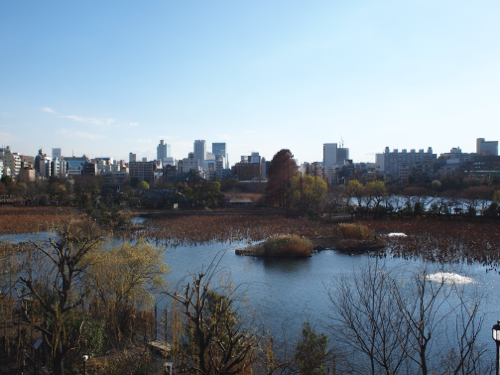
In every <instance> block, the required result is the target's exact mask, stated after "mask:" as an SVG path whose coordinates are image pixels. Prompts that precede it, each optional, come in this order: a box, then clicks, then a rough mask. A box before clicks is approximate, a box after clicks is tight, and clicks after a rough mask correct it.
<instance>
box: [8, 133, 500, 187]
mask: <svg viewBox="0 0 500 375" xmlns="http://www.w3.org/2000/svg"><path fill="white" fill-rule="evenodd" d="M271 163H272V161H266V159H265V158H264V157H262V156H261V155H260V154H259V152H252V153H251V154H250V155H243V156H241V157H240V159H239V161H238V162H236V163H235V164H234V165H233V166H232V167H230V166H229V154H228V153H227V148H226V143H212V147H211V150H210V151H209V150H208V147H207V142H206V141H205V140H195V141H194V143H193V151H192V152H189V153H188V155H187V157H185V158H182V159H178V160H176V159H175V158H174V157H173V155H172V150H171V145H169V144H167V143H165V140H160V143H159V144H158V146H157V148H156V159H155V160H148V159H147V158H145V157H142V158H138V156H137V154H135V153H132V152H131V153H130V154H129V160H128V162H127V161H125V160H113V158H109V157H97V158H93V159H91V158H89V157H87V156H86V155H82V156H74V155H72V156H63V153H62V150H61V148H53V149H52V153H51V155H47V154H46V153H45V152H44V151H43V149H40V150H38V154H37V155H36V156H27V155H20V154H18V153H17V152H13V151H12V150H11V148H10V146H6V147H3V148H0V178H1V177H3V176H11V177H13V178H17V179H18V180H22V181H33V180H35V179H36V178H39V179H48V178H50V177H53V176H55V177H61V178H72V177H75V176H86V175H90V176H94V175H101V176H103V177H104V178H105V179H106V180H107V181H109V182H113V183H120V182H122V181H124V180H126V179H130V180H136V181H143V180H144V181H147V182H149V183H153V184H154V183H157V182H159V183H174V182H176V181H179V180H181V181H182V180H185V179H188V178H190V176H192V175H193V173H195V174H196V175H198V176H199V177H201V178H203V179H206V180H210V181H215V180H222V179H226V178H233V179H237V180H239V181H242V182H265V181H266V178H267V171H268V170H269V168H270V166H271ZM298 167H299V172H301V173H302V174H310V175H313V176H320V177H322V178H324V179H325V180H326V181H327V182H328V183H329V184H333V185H335V184H346V183H347V182H348V181H350V180H353V179H358V180H361V181H371V180H375V179H382V180H384V181H386V182H391V181H393V182H402V181H414V182H425V181H432V180H433V179H436V178H440V177H441V176H443V175H446V174H450V175H451V174H454V173H457V172H460V173H463V174H464V175H467V176H473V177H477V178H485V177H488V178H497V179H500V157H499V156H498V141H486V140H485V139H484V138H477V140H476V152H475V153H463V152H462V150H461V149H460V147H453V148H452V149H451V150H450V152H449V153H444V154H441V155H439V156H438V155H437V154H435V153H434V152H433V151H432V148H431V147H429V148H427V150H423V149H421V150H418V151H417V150H414V149H411V150H410V151H408V150H407V149H402V150H401V151H399V150H398V149H393V150H392V151H391V150H390V149H389V147H386V148H385V150H384V152H382V153H380V154H377V155H376V160H375V163H353V161H352V160H351V159H349V149H348V148H346V147H344V144H343V141H342V142H341V143H340V144H337V143H324V144H323V160H322V161H315V162H311V163H307V162H306V163H303V164H301V165H299V166H298Z"/></svg>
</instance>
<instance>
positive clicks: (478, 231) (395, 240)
mask: <svg viewBox="0 0 500 375" xmlns="http://www.w3.org/2000/svg"><path fill="white" fill-rule="evenodd" d="M362 224H364V225H366V226H367V227H369V228H370V230H371V231H372V232H374V233H377V234H380V235H386V234H388V233H391V232H401V233H405V234H406V235H407V237H388V238H387V239H386V242H387V251H386V252H385V254H383V255H391V256H396V257H402V258H407V259H411V258H415V257H419V258H422V259H425V260H429V261H434V262H441V263H445V262H446V263H447V262H452V263H458V262H467V263H469V264H473V263H475V264H481V265H483V266H485V267H486V268H487V270H488V271H489V270H492V271H497V272H499V273H500V225H498V223H496V222H473V221H460V220H454V221H434V220H408V221H393V220H387V221H366V222H363V223H362Z"/></svg>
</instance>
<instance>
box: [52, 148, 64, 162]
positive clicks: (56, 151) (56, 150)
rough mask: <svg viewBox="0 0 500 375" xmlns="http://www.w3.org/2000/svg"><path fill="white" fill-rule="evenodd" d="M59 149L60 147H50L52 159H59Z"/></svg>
mask: <svg viewBox="0 0 500 375" xmlns="http://www.w3.org/2000/svg"><path fill="white" fill-rule="evenodd" d="M61 156H62V155H61V149H60V148H53V149H52V159H54V158H58V159H61Z"/></svg>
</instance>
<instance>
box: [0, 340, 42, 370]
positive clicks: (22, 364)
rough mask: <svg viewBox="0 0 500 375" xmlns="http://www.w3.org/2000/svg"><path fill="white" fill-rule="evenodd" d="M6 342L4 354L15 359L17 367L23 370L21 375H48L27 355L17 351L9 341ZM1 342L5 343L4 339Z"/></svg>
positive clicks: (12, 342)
mask: <svg viewBox="0 0 500 375" xmlns="http://www.w3.org/2000/svg"><path fill="white" fill-rule="evenodd" d="M7 340H8V348H7V347H6V348H5V349H7V351H6V352H4V355H5V356H8V357H10V358H13V359H14V358H15V359H16V363H17V367H18V368H19V369H22V370H23V374H29V375H49V374H48V373H47V372H46V371H45V370H44V369H43V368H42V367H41V366H40V365H38V363H37V362H36V361H35V360H34V359H33V358H32V357H31V356H29V355H28V353H27V352H26V351H25V350H23V349H21V350H19V348H18V346H17V345H16V343H15V342H14V341H12V340H11V339H7ZM2 342H5V338H4V337H2Z"/></svg>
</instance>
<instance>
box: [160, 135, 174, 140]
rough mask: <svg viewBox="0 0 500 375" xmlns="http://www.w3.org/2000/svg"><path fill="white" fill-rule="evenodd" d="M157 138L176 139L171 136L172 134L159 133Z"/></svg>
mask: <svg viewBox="0 0 500 375" xmlns="http://www.w3.org/2000/svg"><path fill="white" fill-rule="evenodd" d="M156 138H158V139H160V140H161V139H174V137H172V136H170V135H158V136H157V137H156Z"/></svg>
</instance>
